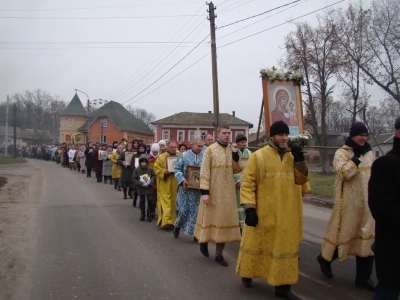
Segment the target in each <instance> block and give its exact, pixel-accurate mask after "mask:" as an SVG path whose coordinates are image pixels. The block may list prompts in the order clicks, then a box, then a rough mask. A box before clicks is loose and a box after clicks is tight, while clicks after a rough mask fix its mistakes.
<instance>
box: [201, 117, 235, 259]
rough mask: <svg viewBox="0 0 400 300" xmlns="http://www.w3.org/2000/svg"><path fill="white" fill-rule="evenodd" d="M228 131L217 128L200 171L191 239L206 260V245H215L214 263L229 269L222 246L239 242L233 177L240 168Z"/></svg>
mask: <svg viewBox="0 0 400 300" xmlns="http://www.w3.org/2000/svg"><path fill="white" fill-rule="evenodd" d="M230 135H231V129H230V127H229V126H228V125H220V126H219V127H218V139H217V142H216V143H214V144H212V145H211V146H209V147H207V148H206V150H205V153H204V156H203V160H202V164H201V167H200V192H201V195H202V196H201V201H200V205H199V211H198V214H197V222H196V227H195V231H194V237H195V238H197V239H198V241H199V244H200V251H201V253H202V254H203V255H204V256H206V257H209V253H208V242H210V241H212V242H215V243H216V251H215V261H216V262H218V263H219V264H221V265H222V266H228V263H227V262H226V261H225V259H224V257H223V256H222V253H223V250H224V247H225V243H227V242H236V241H240V227H239V217H238V213H237V203H236V193H235V182H234V180H233V174H237V173H240V172H241V171H242V166H241V163H240V157H239V154H238V152H237V151H238V149H239V148H238V147H237V144H232V145H229V140H230Z"/></svg>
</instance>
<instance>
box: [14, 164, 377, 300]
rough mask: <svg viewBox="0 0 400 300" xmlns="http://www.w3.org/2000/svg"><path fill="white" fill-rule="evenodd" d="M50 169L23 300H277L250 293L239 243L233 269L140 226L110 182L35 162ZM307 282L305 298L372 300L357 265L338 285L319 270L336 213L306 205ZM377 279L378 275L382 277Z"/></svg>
mask: <svg viewBox="0 0 400 300" xmlns="http://www.w3.org/2000/svg"><path fill="white" fill-rule="evenodd" d="M30 163H31V164H32V165H33V166H34V167H40V168H41V169H42V176H43V185H42V187H41V189H42V193H41V196H40V199H39V200H38V199H36V200H37V202H36V203H34V204H32V206H33V207H34V208H35V209H34V211H35V217H34V220H35V221H34V224H33V225H32V233H31V235H32V236H31V240H32V243H31V245H30V247H28V249H29V265H28V266H27V268H26V269H25V272H26V274H24V276H23V278H24V279H23V280H21V283H20V288H18V292H17V295H16V296H17V298H19V299H31V300H46V299H95V300H100V299H208V300H212V299H218V300H221V299H275V298H274V297H273V292H274V288H273V287H272V286H269V285H268V284H267V283H266V282H265V281H264V280H262V279H255V280H254V284H253V288H251V289H248V288H245V287H244V286H243V285H242V283H241V280H240V278H239V277H238V276H237V275H236V274H235V267H236V258H237V255H238V248H239V244H238V243H232V244H228V245H227V247H226V249H225V252H224V256H225V259H226V260H227V261H228V263H229V266H228V267H222V266H220V265H219V264H217V263H216V262H215V261H214V259H213V255H214V245H210V258H205V257H203V256H202V255H201V253H200V251H199V246H198V244H196V243H194V242H193V240H192V238H191V237H188V236H185V235H184V234H183V233H182V232H181V236H180V237H179V239H175V238H173V236H172V233H171V232H165V231H163V230H160V229H158V228H157V227H156V224H155V222H152V223H148V222H140V221H139V217H140V211H139V209H138V208H133V207H132V204H131V201H132V200H130V199H128V200H124V199H122V193H121V192H117V191H115V190H114V189H113V188H112V187H111V186H110V185H109V184H107V185H105V184H104V183H97V182H96V180H95V178H93V177H92V178H86V175H83V174H79V173H78V172H77V171H70V170H69V169H63V168H62V167H61V166H60V165H56V164H55V163H53V162H45V161H39V160H30ZM304 213H305V219H304V221H305V226H304V241H303V243H302V244H301V255H300V257H301V260H300V266H299V269H300V276H299V283H298V284H297V285H294V286H293V287H292V291H293V292H295V293H296V294H298V295H299V296H301V297H302V298H303V299H315V300H321V299H323V300H331V299H332V300H338V299H342V300H345V299H372V293H371V292H369V291H364V290H361V289H359V288H356V287H355V286H354V275H355V260H354V259H350V260H348V261H346V262H345V263H339V262H335V263H334V264H333V271H334V274H335V277H334V278H333V279H327V278H325V277H324V276H323V275H322V274H321V273H320V270H319V266H318V264H317V262H316V256H317V255H318V253H319V251H320V243H321V239H322V236H323V234H324V231H325V226H326V223H327V220H328V218H329V214H330V212H329V210H327V209H324V208H318V207H313V206H310V205H304ZM374 278H375V277H374Z"/></svg>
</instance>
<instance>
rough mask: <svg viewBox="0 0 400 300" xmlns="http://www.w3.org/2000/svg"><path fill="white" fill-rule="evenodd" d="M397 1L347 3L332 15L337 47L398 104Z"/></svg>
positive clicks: (399, 34) (399, 23)
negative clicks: (333, 16)
mask: <svg viewBox="0 0 400 300" xmlns="http://www.w3.org/2000/svg"><path fill="white" fill-rule="evenodd" d="M399 10H400V2H399V1H398V0H375V1H373V3H372V6H371V8H368V9H365V8H364V7H363V6H362V5H361V4H356V5H353V4H350V5H349V7H348V8H347V10H346V11H345V12H344V13H340V12H339V13H338V14H339V15H341V16H342V18H339V19H336V20H335V19H332V22H333V23H334V25H335V32H336V34H337V37H338V41H339V43H340V45H341V48H342V49H343V50H344V52H345V53H346V54H347V55H348V57H349V59H351V60H352V61H353V63H355V64H356V65H357V67H358V68H360V69H361V70H362V72H363V74H364V76H365V77H366V79H367V82H368V83H369V84H376V85H377V86H379V87H380V88H382V89H383V90H384V91H385V92H386V93H388V94H389V95H390V97H391V98H393V99H394V100H396V101H397V102H398V104H399V105H400V86H399V80H400V15H399V13H398V12H399Z"/></svg>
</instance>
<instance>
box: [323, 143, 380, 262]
mask: <svg viewBox="0 0 400 300" xmlns="http://www.w3.org/2000/svg"><path fill="white" fill-rule="evenodd" d="M353 155H354V152H353V149H352V148H350V147H348V146H343V147H342V148H341V149H339V150H337V151H336V153H335V157H334V159H333V166H334V168H335V172H336V182H335V205H334V207H333V210H332V215H331V218H330V220H329V223H328V227H327V230H326V234H325V237H324V241H323V243H322V257H323V258H325V259H326V260H328V261H331V260H332V256H333V253H334V251H335V249H336V248H338V251H339V260H340V261H344V260H346V259H347V258H348V256H349V255H357V256H361V257H367V256H372V255H373V252H372V251H371V245H372V242H373V241H374V239H375V234H374V232H375V221H374V219H373V218H372V216H371V212H370V210H369V207H368V181H369V177H370V174H371V166H372V163H373V162H374V159H375V157H374V154H373V153H372V151H369V152H367V153H366V154H365V155H361V157H360V160H361V163H360V164H359V166H358V167H357V166H356V164H355V163H354V162H353V161H352V160H351V158H352V157H353Z"/></svg>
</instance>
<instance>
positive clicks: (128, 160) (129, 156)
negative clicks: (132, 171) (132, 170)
mask: <svg viewBox="0 0 400 300" xmlns="http://www.w3.org/2000/svg"><path fill="white" fill-rule="evenodd" d="M124 153H125V162H126V164H127V165H130V164H131V160H132V157H133V155H134V153H133V152H131V151H125V152H124Z"/></svg>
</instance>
